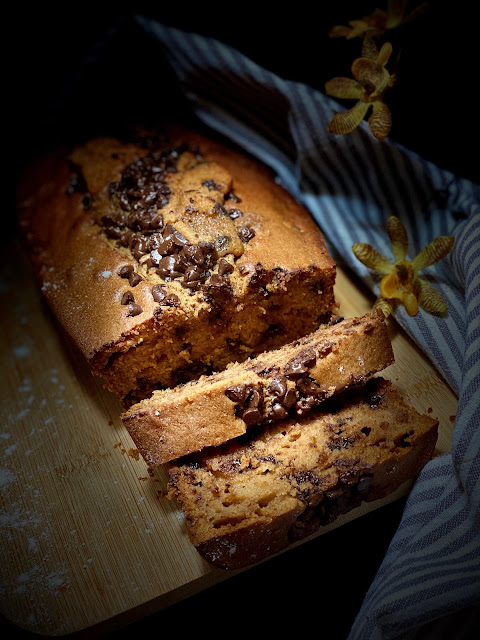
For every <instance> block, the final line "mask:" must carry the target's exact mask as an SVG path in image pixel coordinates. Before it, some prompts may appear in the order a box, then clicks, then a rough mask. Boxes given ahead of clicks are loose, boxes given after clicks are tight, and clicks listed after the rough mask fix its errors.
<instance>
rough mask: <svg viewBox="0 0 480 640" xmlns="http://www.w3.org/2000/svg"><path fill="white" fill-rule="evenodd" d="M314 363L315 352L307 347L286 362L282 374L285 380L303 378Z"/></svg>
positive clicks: (315, 359)
mask: <svg viewBox="0 0 480 640" xmlns="http://www.w3.org/2000/svg"><path fill="white" fill-rule="evenodd" d="M316 361H317V358H316V354H315V350H314V349H313V348H312V347H309V348H307V349H304V350H303V351H301V352H300V353H299V354H298V355H296V356H295V357H294V358H292V359H291V360H290V361H289V362H287V364H286V365H285V367H284V369H283V372H284V374H285V375H286V376H287V378H289V377H296V376H303V375H304V374H305V373H307V372H308V370H309V369H311V368H312V367H314V366H315V363H316Z"/></svg>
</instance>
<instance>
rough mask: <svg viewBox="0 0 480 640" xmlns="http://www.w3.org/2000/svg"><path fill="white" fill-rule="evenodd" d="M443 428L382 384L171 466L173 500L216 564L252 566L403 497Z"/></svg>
mask: <svg viewBox="0 0 480 640" xmlns="http://www.w3.org/2000/svg"><path fill="white" fill-rule="evenodd" d="M437 430H438V422H437V421H436V420H434V419H432V418H430V417H428V416H423V415H420V414H418V413H417V411H416V410H414V409H413V408H411V407H409V406H407V405H406V404H405V402H404V401H403V400H402V398H401V397H400V395H399V393H398V392H397V391H396V390H395V389H394V387H393V386H392V385H391V383H390V382H387V381H386V380H383V379H381V378H373V379H372V380H370V381H369V382H367V383H366V384H365V385H364V386H362V388H361V389H359V390H358V389H357V390H354V391H347V392H344V393H342V394H341V396H338V397H335V398H332V399H330V400H328V401H327V402H326V403H324V404H323V405H322V408H320V409H318V408H317V409H316V410H314V411H312V412H310V413H309V414H308V415H305V416H302V417H301V418H299V419H298V418H296V417H293V418H288V419H286V420H284V421H281V422H279V423H277V424H273V425H267V426H264V427H263V428H260V427H255V428H252V429H250V430H249V431H248V432H247V433H246V434H245V435H244V436H241V437H239V438H237V439H235V440H231V441H229V442H228V443H227V444H225V445H222V446H221V447H216V448H213V449H205V450H204V451H203V452H200V453H197V454H193V455H190V456H187V457H185V458H183V459H180V460H177V461H175V462H172V463H170V464H169V475H170V481H169V493H168V497H169V498H170V499H176V500H178V502H179V503H180V505H181V506H182V508H183V511H184V513H185V517H186V524H187V529H188V535H189V537H190V539H191V542H192V543H193V545H195V547H196V548H197V550H198V551H199V553H200V554H201V555H202V556H203V557H204V558H205V559H206V560H207V561H208V562H210V563H211V564H213V565H216V566H218V567H220V568H223V569H238V568H243V567H246V566H248V565H251V564H254V563H257V562H259V561H261V560H263V559H265V558H267V557H269V556H271V555H273V554H276V553H278V552H280V551H282V550H284V549H286V548H287V547H289V546H290V545H291V544H292V543H294V542H296V541H298V540H301V539H303V538H306V537H307V536H309V535H311V534H313V533H314V532H316V531H317V530H318V529H319V528H320V527H321V526H323V525H326V524H329V523H331V522H333V521H334V520H335V519H336V518H337V517H338V516H339V515H340V514H344V513H346V512H348V511H350V510H351V509H354V508H356V507H357V506H359V505H360V504H361V502H362V501H372V500H377V499H379V498H382V497H385V496H386V495H388V494H390V493H391V492H393V491H395V490H396V489H397V488H398V487H399V486H400V485H401V484H402V483H403V482H405V481H406V480H409V479H411V478H413V477H414V476H415V475H416V474H417V473H418V471H419V470H420V469H421V468H422V467H423V466H424V465H425V464H426V462H427V461H428V460H429V459H430V458H431V456H432V454H433V451H434V447H435V443H436V440H437Z"/></svg>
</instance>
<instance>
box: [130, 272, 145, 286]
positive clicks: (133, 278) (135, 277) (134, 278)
mask: <svg viewBox="0 0 480 640" xmlns="http://www.w3.org/2000/svg"><path fill="white" fill-rule="evenodd" d="M142 280H143V278H142V276H141V275H139V274H138V273H135V272H132V273H130V275H129V276H128V282H129V283H130V286H131V287H136V286H137V284H139V283H140V282H142Z"/></svg>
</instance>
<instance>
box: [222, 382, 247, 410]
mask: <svg viewBox="0 0 480 640" xmlns="http://www.w3.org/2000/svg"><path fill="white" fill-rule="evenodd" d="M225 395H226V396H227V398H228V399H229V400H231V401H232V402H236V403H237V404H240V405H242V406H243V403H244V402H245V398H246V395H247V388H246V386H245V385H244V384H236V385H234V386H232V387H228V389H225Z"/></svg>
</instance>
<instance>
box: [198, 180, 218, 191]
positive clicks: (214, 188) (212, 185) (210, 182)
mask: <svg viewBox="0 0 480 640" xmlns="http://www.w3.org/2000/svg"><path fill="white" fill-rule="evenodd" d="M202 187H207V189H208V190H209V191H219V186H218V185H217V183H216V182H215V180H204V181H203V182H202Z"/></svg>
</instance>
